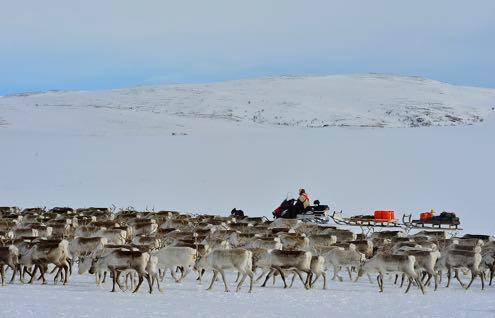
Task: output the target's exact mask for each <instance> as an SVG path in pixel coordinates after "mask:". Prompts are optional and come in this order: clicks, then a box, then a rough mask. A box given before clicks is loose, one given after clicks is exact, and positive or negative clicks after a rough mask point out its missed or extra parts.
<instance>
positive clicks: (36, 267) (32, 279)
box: [29, 265, 38, 284]
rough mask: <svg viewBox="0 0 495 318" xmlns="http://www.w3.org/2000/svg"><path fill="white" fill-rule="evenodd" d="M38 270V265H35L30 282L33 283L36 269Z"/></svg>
mask: <svg viewBox="0 0 495 318" xmlns="http://www.w3.org/2000/svg"><path fill="white" fill-rule="evenodd" d="M37 270H38V265H34V269H33V273H32V275H31V279H30V280H29V284H32V283H33V281H34V278H35V276H36V271H37Z"/></svg>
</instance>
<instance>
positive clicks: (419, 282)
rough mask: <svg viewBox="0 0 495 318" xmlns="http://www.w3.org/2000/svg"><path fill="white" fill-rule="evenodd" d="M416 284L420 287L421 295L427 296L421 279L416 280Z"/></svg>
mask: <svg viewBox="0 0 495 318" xmlns="http://www.w3.org/2000/svg"><path fill="white" fill-rule="evenodd" d="M416 283H417V284H418V287H419V289H420V290H421V293H422V294H423V295H424V294H425V289H424V287H423V283H422V282H421V279H419V278H416Z"/></svg>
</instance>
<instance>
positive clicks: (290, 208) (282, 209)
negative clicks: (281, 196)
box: [272, 199, 330, 224]
mask: <svg viewBox="0 0 495 318" xmlns="http://www.w3.org/2000/svg"><path fill="white" fill-rule="evenodd" d="M313 204H314V205H312V206H309V207H308V208H307V209H305V210H304V211H300V209H299V208H298V207H297V205H296V199H285V200H284V201H282V203H281V204H280V206H279V207H277V208H276V209H275V210H273V212H272V214H273V217H274V218H275V219H278V218H283V219H297V220H301V221H302V222H305V223H315V224H326V223H328V221H330V217H329V211H330V208H329V207H328V205H321V204H320V201H319V200H315V201H314V202H313Z"/></svg>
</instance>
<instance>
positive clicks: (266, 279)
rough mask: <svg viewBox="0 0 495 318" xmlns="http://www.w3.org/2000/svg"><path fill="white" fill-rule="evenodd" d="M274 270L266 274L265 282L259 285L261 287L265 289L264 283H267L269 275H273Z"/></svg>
mask: <svg viewBox="0 0 495 318" xmlns="http://www.w3.org/2000/svg"><path fill="white" fill-rule="evenodd" d="M273 271H274V269H273V268H272V269H270V271H269V272H268V274H267V275H266V277H265V281H264V282H263V284H262V285H261V287H265V286H266V282H267V281H268V279H269V278H270V275H271V274H272V273H273Z"/></svg>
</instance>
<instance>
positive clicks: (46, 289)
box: [0, 75, 495, 317]
mask: <svg viewBox="0 0 495 318" xmlns="http://www.w3.org/2000/svg"><path fill="white" fill-rule="evenodd" d="M493 92H494V91H493V90H489V89H478V88H463V87H456V86H451V85H447V84H444V83H439V82H435V81H430V80H424V79H419V78H410V77H395V76H382V75H366V76H328V77H304V78H291V77H284V78H268V79H260V80H246V81H233V82H226V83H219V84H211V85H176V86H164V87H140V88H135V89H123V90H113V91H101V92H48V93H40V94H27V95H25V96H10V97H3V98H0V147H1V148H0V149H2V155H1V156H0V167H1V170H0V205H18V206H21V207H30V206H47V207H51V206H72V207H84V206H110V205H111V204H115V205H116V206H119V207H127V206H134V207H135V208H138V209H144V208H146V207H147V208H149V209H151V208H155V209H175V210H180V211H184V212H193V213H215V214H226V213H228V211H230V210H231V209H232V208H233V207H237V208H242V209H243V210H244V211H245V212H247V213H248V214H249V215H266V216H270V214H271V211H272V210H273V209H274V208H275V207H276V206H277V205H278V204H279V203H280V201H281V200H282V199H283V198H284V197H285V196H286V195H287V193H288V192H291V193H292V195H295V192H296V191H297V189H298V188H300V187H305V188H306V189H307V190H308V192H309V193H310V195H311V197H312V198H313V199H317V198H318V199H320V200H321V201H322V202H323V203H327V204H329V205H330V206H331V208H332V209H335V210H343V211H344V214H346V215H352V214H358V213H359V214H363V213H370V212H372V211H373V210H375V209H394V210H396V211H397V214H398V215H401V214H402V213H414V214H417V213H419V212H422V211H424V210H426V209H431V208H434V209H436V210H437V211H442V210H447V211H455V212H457V214H458V215H459V216H460V218H461V222H462V226H463V227H464V229H465V231H464V233H468V232H469V233H489V234H495V228H494V226H493V224H494V222H493V221H494V216H493V208H494V207H495V196H494V195H493V184H494V180H495V169H494V163H495V139H494V136H495V123H494V121H493V114H495V111H493V110H491V108H492V107H494V106H495V98H494V93H493ZM262 110H264V111H262ZM447 115H449V116H451V117H449V116H447ZM454 117H455V118H461V120H459V121H458V120H453V119H452V118H454ZM314 118H316V119H317V120H316V121H313V119H314ZM418 118H422V119H420V120H419V121H418ZM481 119H483V122H480V121H481ZM475 122H476V124H474V125H464V124H470V123H475ZM417 123H428V125H431V126H445V125H448V126H450V125H455V126H452V127H424V128H418V129H417V128H397V129H396V128H393V129H377V128H357V127H358V126H365V127H382V126H384V127H410V126H417ZM323 125H329V126H345V127H343V128H336V127H328V128H321V129H308V128H305V127H307V126H311V127H313V126H314V127H319V126H323ZM419 126H421V125H419ZM233 279H234V278H233V277H232V276H230V281H231V282H232V281H233ZM204 288H206V287H205V286H201V287H198V286H197V285H196V283H195V281H194V278H193V277H192V276H191V277H189V278H188V281H187V282H186V283H184V284H181V285H178V284H172V283H169V284H167V286H166V292H165V293H164V294H156V295H151V296H150V295H148V294H146V292H145V289H146V288H145V286H144V285H143V289H142V292H140V293H139V294H138V295H131V294H129V293H125V294H124V293H117V294H111V293H109V292H108V290H109V289H110V287H109V285H107V286H105V287H104V288H96V287H95V286H94V282H93V279H92V278H91V277H90V276H89V275H85V276H77V275H73V276H72V277H71V280H70V283H69V285H68V286H52V285H49V286H39V285H35V286H28V285H24V286H21V285H20V284H15V285H13V286H7V287H2V288H0V303H1V306H0V317H53V316H64V317H73V316H74V317H95V316H105V317H136V314H139V317H159V316H164V315H170V316H172V317H189V316H201V317H217V316H218V317H220V316H222V317H223V316H234V315H235V316H239V317H253V316H266V317H276V316H284V317H287V316H303V315H304V316H307V315H320V316H321V315H325V316H332V317H395V316H396V315H397V314H398V313H401V314H405V315H411V316H412V315H414V316H417V317H494V316H495V303H494V301H493V299H494V296H495V295H494V293H495V290H494V289H493V287H492V288H488V289H487V290H486V291H484V292H480V290H479V289H480V288H479V282H477V283H476V284H475V285H474V286H473V288H472V289H471V290H469V291H464V290H462V289H460V288H459V287H458V286H457V285H455V287H454V288H451V289H448V290H447V289H444V288H441V290H440V291H438V292H435V293H434V292H433V291H431V289H430V290H429V292H428V294H427V295H426V296H422V295H420V294H419V292H418V291H417V290H416V289H413V290H411V292H410V294H408V295H404V294H403V292H402V291H401V290H399V289H398V288H396V287H394V286H392V284H391V283H390V282H388V283H387V286H386V289H385V293H384V294H379V293H378V292H377V286H376V284H374V285H370V284H369V283H368V282H367V280H366V279H362V280H361V281H360V282H359V283H358V284H351V283H349V282H343V283H335V282H330V283H329V290H327V291H322V290H320V289H319V287H318V288H317V289H315V290H311V291H305V290H303V289H302V287H301V286H300V284H299V286H298V287H297V288H295V289H292V290H283V289H282V288H281V287H280V285H278V287H270V288H267V289H261V288H256V289H255V292H254V293H253V294H252V295H250V294H247V293H245V292H242V293H240V294H236V293H228V294H227V293H224V292H223V290H222V288H221V285H220V283H217V286H216V288H215V291H214V292H211V293H208V292H206V291H204Z"/></svg>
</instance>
